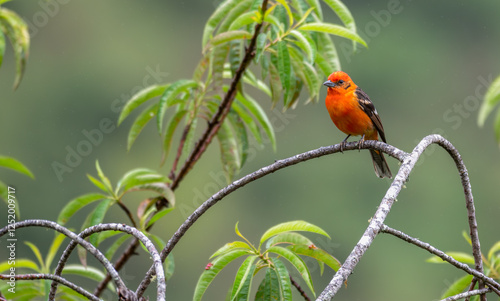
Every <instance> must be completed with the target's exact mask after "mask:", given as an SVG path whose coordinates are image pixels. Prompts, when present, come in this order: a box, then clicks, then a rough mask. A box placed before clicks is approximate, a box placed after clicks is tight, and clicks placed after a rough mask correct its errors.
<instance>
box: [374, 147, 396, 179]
mask: <svg viewBox="0 0 500 301" xmlns="http://www.w3.org/2000/svg"><path fill="white" fill-rule="evenodd" d="M370 155H372V161H373V167H374V168H375V174H376V175H377V177H379V178H385V177H387V178H389V179H392V173H391V170H390V169H389V165H387V161H385V158H384V154H383V153H382V152H380V151H377V150H373V149H370Z"/></svg>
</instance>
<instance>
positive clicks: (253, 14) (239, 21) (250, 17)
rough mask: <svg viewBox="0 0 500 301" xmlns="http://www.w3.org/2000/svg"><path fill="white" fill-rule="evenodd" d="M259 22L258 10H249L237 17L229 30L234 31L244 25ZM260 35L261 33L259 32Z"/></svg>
mask: <svg viewBox="0 0 500 301" xmlns="http://www.w3.org/2000/svg"><path fill="white" fill-rule="evenodd" d="M256 22H258V17H257V11H256V10H254V11H249V12H246V13H243V14H241V15H239V16H238V18H236V19H235V20H234V21H233V23H231V25H230V26H229V28H228V30H229V31H233V30H237V29H240V28H242V27H244V26H247V25H249V24H253V23H256ZM259 35H260V34H259Z"/></svg>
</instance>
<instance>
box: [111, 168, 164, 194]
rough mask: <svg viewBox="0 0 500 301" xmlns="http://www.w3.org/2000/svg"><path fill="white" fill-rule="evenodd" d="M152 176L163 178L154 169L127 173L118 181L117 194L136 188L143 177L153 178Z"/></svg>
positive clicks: (138, 169) (134, 170)
mask: <svg viewBox="0 0 500 301" xmlns="http://www.w3.org/2000/svg"><path fill="white" fill-rule="evenodd" d="M151 175H152V176H156V177H163V176H162V175H160V174H158V173H157V172H156V171H155V170H153V169H149V168H136V169H132V170H130V171H128V172H127V173H125V174H124V175H123V177H122V178H121V179H120V180H119V181H118V183H117V184H116V191H115V193H116V194H118V192H119V191H120V190H123V191H126V190H128V189H130V188H131V187H134V186H136V185H137V183H138V182H140V181H141V177H142V176H151Z"/></svg>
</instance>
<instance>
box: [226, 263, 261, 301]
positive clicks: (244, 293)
mask: <svg viewBox="0 0 500 301" xmlns="http://www.w3.org/2000/svg"><path fill="white" fill-rule="evenodd" d="M257 258H259V257H258V256H256V255H254V256H248V257H247V258H246V259H245V261H243V263H242V264H241V266H240V268H239V269H238V272H237V273H236V278H235V279H234V283H233V290H232V292H231V300H238V301H240V300H248V299H249V298H248V297H249V293H250V287H251V285H252V279H253V274H254V271H255V265H254V264H253V263H254V262H255V260H256V259H257Z"/></svg>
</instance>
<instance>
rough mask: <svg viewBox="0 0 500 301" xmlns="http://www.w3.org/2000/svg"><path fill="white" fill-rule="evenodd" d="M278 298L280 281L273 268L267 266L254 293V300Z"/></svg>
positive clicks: (264, 300)
mask: <svg viewBox="0 0 500 301" xmlns="http://www.w3.org/2000/svg"><path fill="white" fill-rule="evenodd" d="M280 299H281V296H280V282H279V279H278V275H277V274H276V271H275V270H274V269H273V268H268V269H267V270H266V276H265V277H264V279H262V282H261V283H260V285H259V288H258V289H257V293H256V294H255V301H274V300H280Z"/></svg>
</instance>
